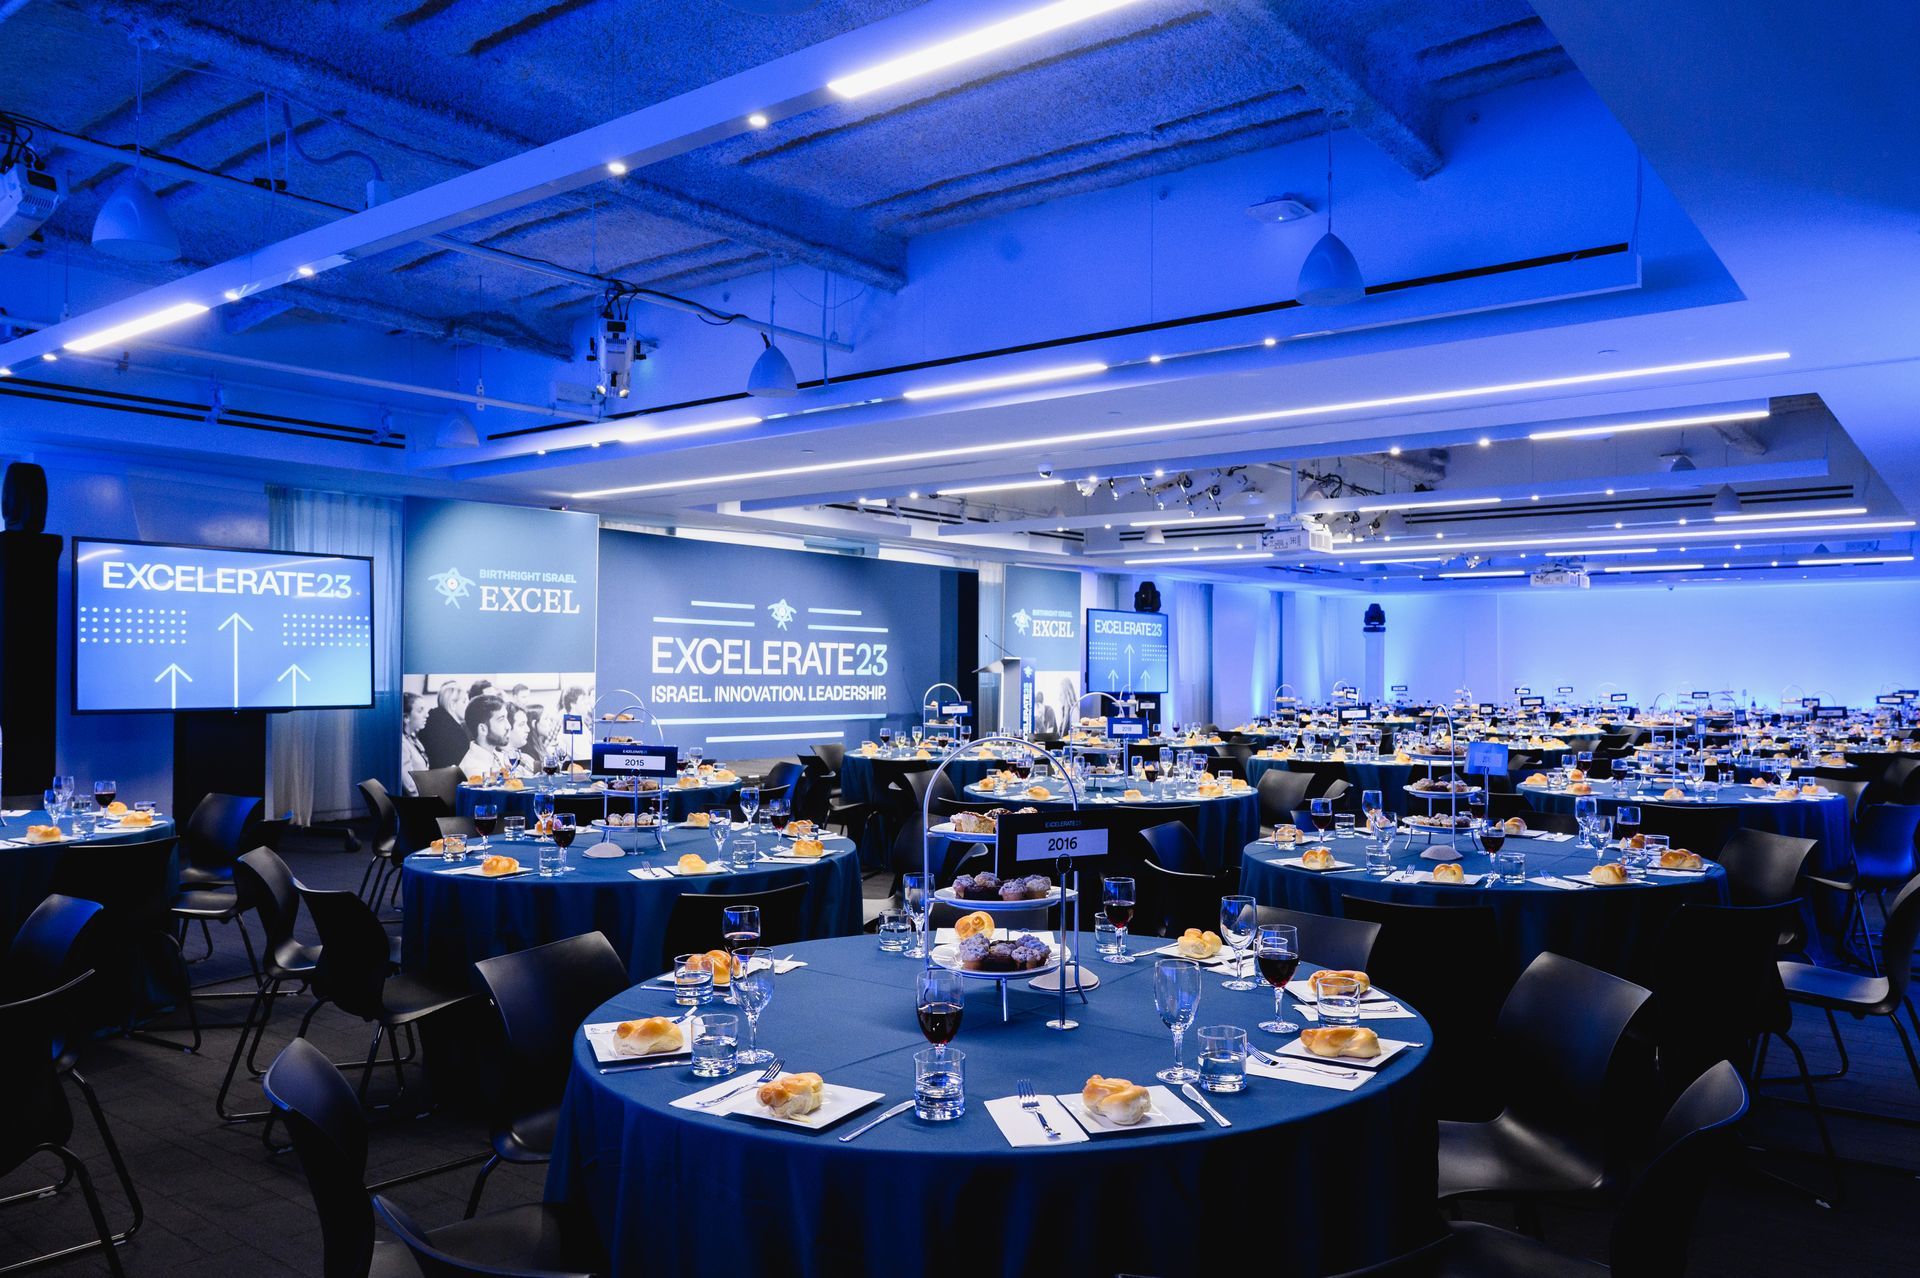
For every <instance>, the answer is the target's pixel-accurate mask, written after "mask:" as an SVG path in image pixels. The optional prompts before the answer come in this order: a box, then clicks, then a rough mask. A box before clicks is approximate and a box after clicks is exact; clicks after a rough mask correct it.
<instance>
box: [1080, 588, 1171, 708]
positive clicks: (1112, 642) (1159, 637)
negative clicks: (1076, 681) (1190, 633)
mask: <svg viewBox="0 0 1920 1278" xmlns="http://www.w3.org/2000/svg"><path fill="white" fill-rule="evenodd" d="M1168 668H1169V662H1168V645H1167V614H1166V613H1164V612H1115V611H1110V610H1108V609H1104V608H1089V609H1087V686H1088V687H1091V688H1098V689H1100V690H1101V691H1103V692H1122V691H1131V692H1157V693H1166V692H1169V691H1171V689H1170V688H1169V687H1168V686H1167V671H1168Z"/></svg>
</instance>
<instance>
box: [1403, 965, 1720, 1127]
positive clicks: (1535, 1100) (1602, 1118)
mask: <svg viewBox="0 0 1920 1278" xmlns="http://www.w3.org/2000/svg"><path fill="white" fill-rule="evenodd" d="M1698 993H1699V990H1698V989H1697V988H1696V990H1695V994H1696V996H1697V995H1698ZM1649 997H1651V995H1650V994H1649V993H1648V991H1647V990H1645V989H1643V988H1641V987H1640V986H1638V985H1635V984H1634V983H1633V982H1632V981H1627V980H1622V979H1621V978H1620V977H1617V976H1612V975H1609V974H1608V973H1606V972H1602V971H1601V970H1600V969H1599V968H1597V967H1588V966H1587V965H1586V964H1585V963H1581V962H1577V961H1575V960H1574V959H1570V958H1566V957H1563V956H1562V955H1559V954H1551V953H1548V954H1542V955H1540V956H1539V957H1537V958H1536V959H1534V960H1533V962H1532V963H1530V964H1528V966H1527V970H1526V971H1524V972H1522V973H1521V974H1520V979H1519V980H1518V981H1516V982H1514V986H1513V990H1512V992H1511V993H1509V994H1508V995H1507V1001H1506V1003H1505V1004H1503V1005H1502V1006H1501V1008H1500V1020H1499V1023H1498V1025H1497V1028H1496V1029H1495V1032H1494V1047H1495V1051H1496V1053H1497V1055H1496V1057H1495V1059H1496V1060H1498V1061H1499V1063H1500V1071H1501V1077H1502V1080H1503V1081H1504V1084H1505V1093H1506V1112H1507V1114H1508V1115H1510V1116H1512V1117H1513V1118H1515V1119H1518V1120H1520V1121H1521V1122H1522V1123H1524V1124H1526V1125H1528V1126H1537V1127H1542V1128H1545V1129H1547V1130H1550V1131H1555V1132H1557V1133H1559V1134H1560V1135H1561V1137H1562V1139H1564V1140H1567V1141H1568V1142H1570V1143H1573V1144H1576V1145H1578V1146H1580V1147H1582V1148H1583V1149H1584V1150H1585V1152H1587V1153H1588V1154H1589V1155H1591V1156H1593V1157H1596V1158H1600V1157H1605V1156H1608V1155H1611V1154H1615V1153H1617V1151H1618V1149H1619V1144H1618V1142H1617V1139H1616V1137H1617V1136H1618V1134H1619V1133H1622V1132H1626V1131H1631V1130H1632V1123H1631V1122H1629V1121H1626V1119H1627V1114H1628V1107H1627V1106H1625V1105H1623V1104H1622V1097H1621V1095H1620V1092H1621V1090H1622V1089H1621V1087H1620V1086H1619V1084H1620V1082H1621V1070H1620V1060H1619V1053H1620V1047H1621V1043H1622V1042H1623V1041H1625V1039H1626V1037H1627V1029H1628V1027H1629V1026H1630V1025H1631V1024H1632V1023H1633V1019H1634V1017H1636V1016H1638V1015H1639V1013H1640V1009H1641V1008H1643V1007H1645V1006H1646V1003H1647V1000H1648V998H1649ZM1415 1006H1418V1004H1415ZM1607 1161H1609V1162H1612V1161H1613V1158H1612V1157H1607Z"/></svg>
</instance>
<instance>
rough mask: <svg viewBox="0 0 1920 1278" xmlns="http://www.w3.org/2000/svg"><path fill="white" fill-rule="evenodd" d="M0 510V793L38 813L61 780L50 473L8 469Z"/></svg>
mask: <svg viewBox="0 0 1920 1278" xmlns="http://www.w3.org/2000/svg"><path fill="white" fill-rule="evenodd" d="M0 505H3V506H4V512H5V520H6V530H5V531H4V532H0V601H4V602H3V603H0V734H4V742H0V748H4V750H5V755H4V757H3V758H0V769H4V771H3V772H0V789H4V790H5V792H6V793H7V794H10V795H29V796H36V797H34V799H33V801H32V802H31V803H29V804H27V806H28V807H38V806H39V799H38V797H37V796H38V795H39V793H40V792H41V791H42V790H44V789H46V788H47V782H48V781H50V780H51V779H52V778H53V772H54V740H55V727H56V724H57V719H58V712H59V707H58V705H57V704H56V701H55V697H54V693H55V690H56V689H57V688H58V687H59V686H60V685H59V683H58V678H59V668H60V661H59V636H60V617H59V608H58V602H57V601H58V600H59V598H60V550H61V547H62V545H63V542H62V541H61V539H60V538H59V537H56V536H54V535H53V534H51V533H48V532H46V531H44V529H45V528H46V526H47V473H46V472H45V471H43V470H41V469H40V468H39V467H38V466H35V465H32V464H31V463H28V462H14V463H13V464H12V465H10V466H8V467H7V475H6V483H5V487H4V494H3V495H0ZM8 806H14V805H12V804H9V805H8Z"/></svg>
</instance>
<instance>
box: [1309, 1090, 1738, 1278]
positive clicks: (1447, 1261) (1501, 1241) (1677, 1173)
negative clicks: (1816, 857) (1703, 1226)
mask: <svg viewBox="0 0 1920 1278" xmlns="http://www.w3.org/2000/svg"><path fill="white" fill-rule="evenodd" d="M1747 1097H1748V1092H1747V1087H1746V1085H1745V1084H1744V1083H1743V1082H1742V1081H1741V1079H1740V1074H1739V1071H1737V1070H1735V1069H1734V1068H1733V1066H1732V1065H1730V1064H1728V1063H1727V1062H1725V1061H1722V1062H1720V1063H1719V1064H1717V1065H1715V1066H1714V1067H1713V1068H1711V1069H1709V1070H1707V1072H1706V1073H1704V1074H1702V1075H1701V1076H1700V1077H1699V1078H1697V1079H1695V1080H1694V1082H1693V1085H1692V1086H1690V1087H1688V1088H1687V1090H1686V1091H1685V1092H1683V1093H1681V1095H1680V1097H1679V1099H1677V1100H1675V1101H1674V1103H1673V1105H1672V1106H1671V1107H1670V1108H1669V1109H1668V1110H1667V1113H1666V1117H1665V1118H1663V1119H1662V1120H1661V1122H1660V1128H1659V1131H1658V1133H1657V1134H1656V1136H1655V1139H1654V1149H1655V1150H1656V1151H1657V1152H1656V1153H1655V1154H1654V1156H1653V1158H1652V1159H1651V1160H1649V1161H1648V1163H1647V1165H1646V1166H1645V1167H1644V1168H1642V1169H1641V1171H1640V1174H1639V1175H1638V1176H1636V1177H1635V1178H1634V1180H1633V1183H1632V1186H1631V1187H1630V1188H1629V1189H1628V1190H1627V1193H1626V1195H1625V1197H1624V1199H1623V1200H1622V1202H1621V1205H1620V1210H1619V1212H1618V1214H1616V1215H1615V1217H1614V1221H1613V1228H1612V1230H1611V1231H1610V1232H1609V1235H1608V1240H1607V1260H1608V1263H1607V1264H1605V1265H1601V1264H1596V1263H1594V1262H1593V1261H1591V1260H1586V1259H1582V1258H1580V1257H1576V1256H1572V1255H1569V1254H1568V1253H1566V1252H1563V1251H1560V1250H1558V1249H1557V1248H1554V1247H1550V1246H1548V1245H1547V1244H1546V1243H1544V1242H1540V1241H1538V1240H1537V1239H1533V1238H1529V1237H1526V1236H1525V1235H1523V1234H1516V1233H1512V1232H1510V1231H1508V1230H1505V1229H1500V1228H1498V1227H1496V1226H1493V1225H1486V1224H1481V1223H1479V1222H1477V1221H1454V1222H1451V1223H1450V1224H1448V1226H1447V1229H1446V1233H1445V1234H1444V1235H1443V1236H1442V1237H1441V1238H1440V1239H1439V1240H1438V1241H1436V1242H1434V1243H1431V1244H1429V1245H1427V1246H1425V1247H1422V1248H1420V1249H1419V1250H1418V1251H1416V1252H1414V1253H1412V1254H1411V1255H1408V1256H1403V1257H1400V1258H1398V1259H1395V1260H1390V1261H1388V1262H1387V1263H1385V1264H1382V1265H1375V1266H1373V1267H1371V1268H1369V1269H1362V1270H1355V1271H1353V1272H1351V1273H1348V1274H1345V1275H1342V1276H1341V1278H1604V1276H1605V1275H1608V1274H1619V1275H1621V1278H1681V1275H1682V1274H1684V1273H1685V1272H1686V1268H1687V1250H1688V1244H1689V1241H1690V1240H1691V1237H1692V1234H1693V1225H1694V1218H1695V1217H1696V1216H1698V1215H1699V1212H1700V1200H1701V1197H1702V1196H1703V1194H1704V1192H1705V1189H1706V1186H1707V1183H1708V1181H1709V1180H1710V1179H1711V1178H1712V1174H1713V1172H1714V1171H1715V1169H1716V1168H1717V1167H1718V1166H1719V1164H1720V1163H1721V1161H1722V1160H1723V1159H1724V1158H1725V1156H1726V1153H1727V1151H1728V1149H1729V1148H1730V1147H1731V1145H1732V1144H1733V1141H1732V1135H1733V1128H1734V1126H1735V1124H1737V1123H1738V1122H1739V1121H1740V1120H1741V1119H1742V1118H1744V1117H1746V1113H1747Z"/></svg>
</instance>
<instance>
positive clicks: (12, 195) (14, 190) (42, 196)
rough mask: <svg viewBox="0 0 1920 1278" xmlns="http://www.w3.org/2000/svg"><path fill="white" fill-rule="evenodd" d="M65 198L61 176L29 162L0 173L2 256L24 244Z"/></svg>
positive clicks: (0, 240)
mask: <svg viewBox="0 0 1920 1278" xmlns="http://www.w3.org/2000/svg"><path fill="white" fill-rule="evenodd" d="M66 198H67V193H66V190H65V188H64V186H63V184H62V183H61V181H60V177H59V175H58V174H56V173H49V172H47V171H46V170H45V169H40V168H35V167H33V165H31V164H29V163H27V162H24V161H23V162H21V163H19V164H16V165H14V166H13V167H12V168H10V169H8V170H7V171H6V172H5V173H0V253H4V252H6V251H7V250H9V249H16V248H19V247H20V246H21V245H22V244H25V243H26V242H27V240H28V238H29V237H30V236H32V234H33V233H34V232H35V231H37V230H39V229H40V228H41V226H42V225H44V224H45V223H46V220H47V219H48V218H50V217H52V216H53V211H54V210H55V209H57V208H59V207H60V202H61V201H62V200H64V199H66Z"/></svg>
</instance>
